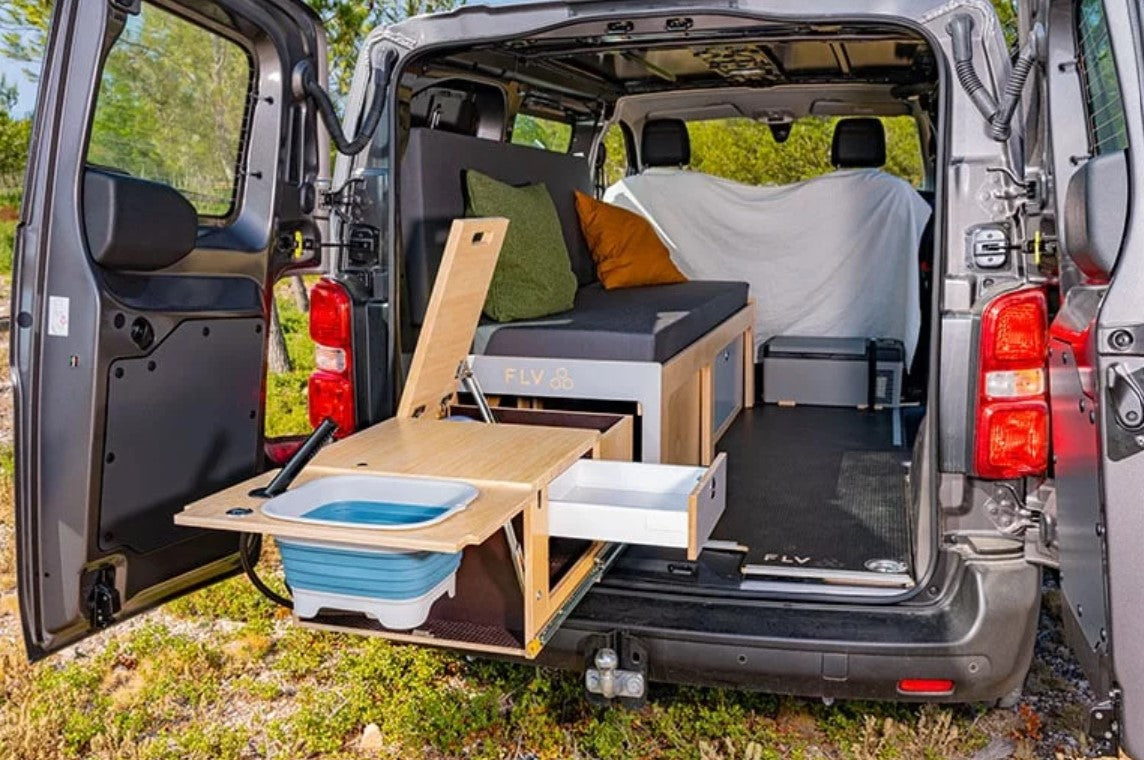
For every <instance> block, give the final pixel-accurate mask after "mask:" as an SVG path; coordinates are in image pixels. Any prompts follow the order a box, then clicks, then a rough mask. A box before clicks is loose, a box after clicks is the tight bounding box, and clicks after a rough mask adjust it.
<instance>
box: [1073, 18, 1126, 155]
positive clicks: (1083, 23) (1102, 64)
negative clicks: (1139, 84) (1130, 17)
mask: <svg viewBox="0 0 1144 760" xmlns="http://www.w3.org/2000/svg"><path fill="white" fill-rule="evenodd" d="M1077 45H1078V46H1079V48H1080V66H1079V67H1078V68H1079V70H1080V77H1081V83H1082V85H1083V87H1084V100H1085V111H1086V114H1085V117H1086V120H1087V122H1088V135H1089V143H1090V146H1091V148H1092V152H1093V153H1094V154H1095V155H1100V154H1102V153H1112V152H1115V151H1118V150H1124V149H1126V148H1127V147H1128V133H1127V129H1126V126H1125V123H1124V103H1123V102H1122V101H1121V99H1120V82H1119V81H1118V80H1117V78H1116V64H1115V62H1114V61H1113V60H1112V44H1111V42H1110V41H1109V38H1108V20H1107V19H1106V18H1105V16H1104V5H1103V3H1102V2H1101V0H1081V2H1080V3H1079V4H1078V5H1077Z"/></svg>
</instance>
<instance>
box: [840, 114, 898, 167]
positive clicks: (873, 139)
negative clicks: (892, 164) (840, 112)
mask: <svg viewBox="0 0 1144 760" xmlns="http://www.w3.org/2000/svg"><path fill="white" fill-rule="evenodd" d="M830 163H832V164H834V166H835V168H838V169H848V168H877V167H880V166H882V165H883V164H885V163H886V130H885V128H884V127H883V126H882V122H881V121H879V120H878V119H875V118H873V117H862V118H858V119H843V120H841V121H839V122H838V123H837V124H836V125H834V143H833V145H832V146H831V148H830Z"/></svg>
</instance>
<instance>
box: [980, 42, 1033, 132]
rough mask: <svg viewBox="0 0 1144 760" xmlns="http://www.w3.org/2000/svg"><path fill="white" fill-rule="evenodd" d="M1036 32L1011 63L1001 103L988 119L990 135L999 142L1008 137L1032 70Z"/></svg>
mask: <svg viewBox="0 0 1144 760" xmlns="http://www.w3.org/2000/svg"><path fill="white" fill-rule="evenodd" d="M1037 32H1038V29H1034V32H1033V34H1032V35H1030V37H1029V41H1028V43H1026V45H1025V48H1024V50H1022V51H1021V54H1020V56H1019V57H1018V58H1017V63H1015V64H1014V65H1013V73H1012V74H1010V75H1009V81H1008V82H1006V83H1005V92H1004V93H1003V94H1002V95H1001V103H1000V105H998V106H997V113H995V114H993V118H992V119H990V127H989V133H990V136H991V137H992V138H993V139H994V140H997V141H998V142H1000V141H1001V140H1005V139H1007V138H1008V137H1009V124H1010V123H1012V121H1013V114H1014V113H1016V111H1017V104H1018V103H1019V102H1020V101H1021V91H1022V90H1024V89H1025V82H1027V81H1028V79H1029V74H1030V73H1031V72H1032V71H1033V64H1034V63H1035V62H1036V58H1037Z"/></svg>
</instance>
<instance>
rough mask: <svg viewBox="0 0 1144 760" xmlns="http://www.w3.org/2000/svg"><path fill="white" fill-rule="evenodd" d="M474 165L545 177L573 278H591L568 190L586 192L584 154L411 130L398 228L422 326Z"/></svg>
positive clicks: (519, 179)
mask: <svg viewBox="0 0 1144 760" xmlns="http://www.w3.org/2000/svg"><path fill="white" fill-rule="evenodd" d="M470 169H475V170H476V171H479V172H481V173H482V174H485V175H487V176H489V177H492V178H494V179H496V180H499V181H501V182H504V183H507V184H509V185H517V186H520V185H532V184H536V183H543V184H544V186H545V187H546V188H547V189H548V193H549V194H550V195H551V196H552V202H553V203H554V204H555V205H556V214H557V216H558V217H559V218H560V228H561V230H562V232H563V233H564V242H565V244H566V245H567V247H568V256H569V259H570V262H569V263H570V264H571V265H572V271H573V272H574V273H575V275H576V281H577V282H578V283H579V284H580V285H587V284H588V283H590V282H593V281H594V280H595V279H596V266H595V264H594V263H593V262H592V255H591V253H590V252H589V251H588V244H587V243H586V242H585V241H584V233H583V232H581V230H580V217H579V215H578V214H577V213H576V201H575V198H574V197H573V191H574V190H579V191H580V192H583V193H587V194H588V195H591V194H592V192H593V189H592V179H591V176H590V173H589V167H588V161H587V159H585V158H584V157H583V156H574V155H571V154H567V153H553V152H551V151H547V150H541V149H539V148H530V147H526V146H521V145H510V144H508V143H503V142H498V141H496V140H486V139H482V138H479V137H470V136H468V135H458V134H451V133H449V132H440V131H436V130H432V129H420V128H419V129H411V130H409V142H408V144H407V145H406V148H405V155H404V157H403V159H402V163H401V177H400V199H401V200H400V202H401V233H402V239H403V241H404V245H405V279H406V282H405V285H406V289H407V296H408V302H407V304H406V308H407V310H408V315H409V317H410V319H411V320H412V322H413V324H415V325H420V324H421V321H422V319H424V316H425V309H426V308H427V307H428V305H429V294H430V293H431V292H432V290H433V281H434V280H435V279H436V277H437V268H438V267H439V266H440V265H441V255H442V254H443V253H444V251H445V239H446V238H448V236H449V228H450V226H451V225H452V223H453V220H454V219H455V218H457V217H462V216H464V215H465V193H464V179H463V177H464V173H465V172H466V171H468V170H470Z"/></svg>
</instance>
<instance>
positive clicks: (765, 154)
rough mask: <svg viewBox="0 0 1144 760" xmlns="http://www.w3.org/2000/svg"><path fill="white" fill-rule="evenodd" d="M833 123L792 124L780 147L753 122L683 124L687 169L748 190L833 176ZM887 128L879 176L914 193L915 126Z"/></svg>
mask: <svg viewBox="0 0 1144 760" xmlns="http://www.w3.org/2000/svg"><path fill="white" fill-rule="evenodd" d="M837 122H838V118H835V117H831V118H825V117H817V116H810V117H805V118H802V119H798V120H796V121H795V122H794V123H793V124H792V126H791V132H790V136H789V137H788V138H787V139H786V141H785V142H781V143H780V142H776V141H775V139H774V137H773V136H772V134H771V130H770V127H768V126H767V125H766V124H763V123H760V122H757V121H754V120H752V119H711V120H706V121H692V122H688V124H687V132H688V135H689V136H690V137H691V168H692V169H694V170H695V171H700V172H704V173H707V174H713V175H715V176H717V177H724V178H726V179H730V180H734V181H736V182H744V183H747V184H751V185H785V184H790V183H792V182H801V181H802V180H804V179H810V178H811V177H817V176H819V175H821V174H826V173H827V172H830V171H833V170H834V167H833V166H831V164H830V146H831V142H832V139H833V136H834V125H835V124H836V123H837ZM882 123H883V124H884V125H885V127H886V165H885V166H883V167H882V169H883V170H884V171H887V172H889V173H890V174H894V175H897V176H899V177H901V178H902V179H904V180H906V181H907V182H909V183H910V184H912V185H913V186H914V187H921V186H922V183H923V182H924V180H925V170H924V167H923V164H922V152H921V142H920V141H919V139H918V126H917V122H916V121H914V119H913V118H912V117H909V116H892V117H883V118H882Z"/></svg>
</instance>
